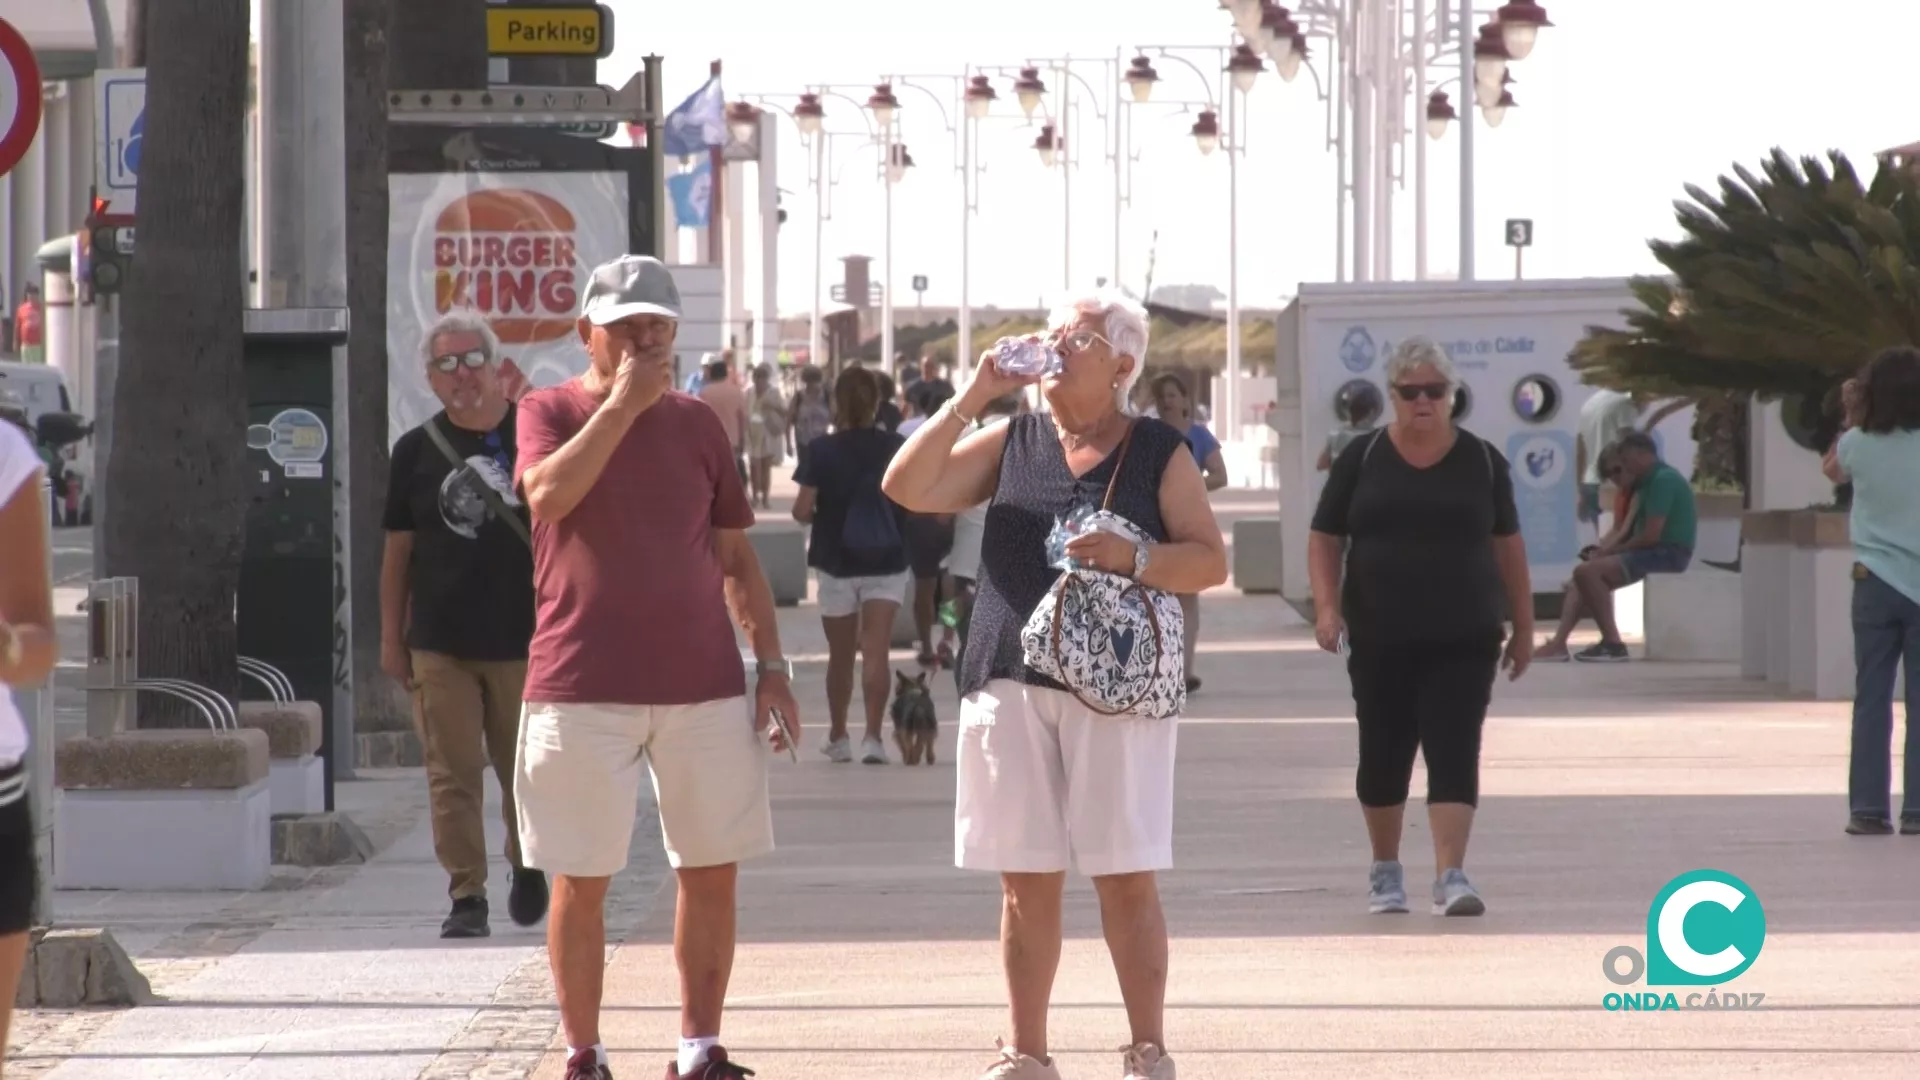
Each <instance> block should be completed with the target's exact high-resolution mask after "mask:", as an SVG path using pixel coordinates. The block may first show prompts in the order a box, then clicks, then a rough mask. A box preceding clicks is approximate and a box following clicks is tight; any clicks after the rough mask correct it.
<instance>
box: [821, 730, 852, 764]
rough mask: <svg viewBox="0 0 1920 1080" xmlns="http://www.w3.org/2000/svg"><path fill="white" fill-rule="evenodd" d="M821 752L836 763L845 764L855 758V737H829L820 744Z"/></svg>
mask: <svg viewBox="0 0 1920 1080" xmlns="http://www.w3.org/2000/svg"><path fill="white" fill-rule="evenodd" d="M820 752H821V753H823V754H825V755H827V760H828V761H831V762H833V763H834V764H836V765H845V764H846V763H847V762H849V761H852V760H853V739H852V738H851V737H850V736H846V735H842V736H840V737H839V738H837V739H828V740H827V741H826V742H824V743H821V744H820Z"/></svg>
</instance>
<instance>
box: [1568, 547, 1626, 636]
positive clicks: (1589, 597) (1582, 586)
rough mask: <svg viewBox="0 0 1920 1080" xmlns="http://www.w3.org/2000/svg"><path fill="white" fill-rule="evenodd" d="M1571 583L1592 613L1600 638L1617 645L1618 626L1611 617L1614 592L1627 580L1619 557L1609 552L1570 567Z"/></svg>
mask: <svg viewBox="0 0 1920 1080" xmlns="http://www.w3.org/2000/svg"><path fill="white" fill-rule="evenodd" d="M1573 583H1574V585H1575V587H1577V588H1578V589H1579V590H1580V599H1581V601H1582V602H1583V603H1584V604H1585V606H1586V608H1587V610H1588V611H1589V612H1590V613H1591V614H1592V615H1593V621H1594V624H1595V625H1597V626H1598V627H1600V640H1601V641H1604V642H1609V643H1611V644H1615V645H1617V644H1619V643H1620V627H1619V626H1618V625H1617V624H1616V623H1615V622H1614V618H1613V592H1614V590H1615V589H1618V588H1620V587H1621V586H1622V585H1625V584H1626V583H1627V571H1626V568H1625V567H1623V566H1621V565H1620V559H1619V557H1618V556H1614V555H1609V556H1607V557H1606V558H1602V559H1593V560H1591V561H1588V562H1584V563H1581V564H1580V565H1579V566H1576V567H1574V568H1573Z"/></svg>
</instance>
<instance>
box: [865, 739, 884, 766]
mask: <svg viewBox="0 0 1920 1080" xmlns="http://www.w3.org/2000/svg"><path fill="white" fill-rule="evenodd" d="M860 763H861V764H862V765H885V764H886V763H887V744H885V743H883V742H881V741H880V740H879V739H864V740H862V741H861V743H860Z"/></svg>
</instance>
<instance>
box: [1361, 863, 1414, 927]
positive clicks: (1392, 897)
mask: <svg viewBox="0 0 1920 1080" xmlns="http://www.w3.org/2000/svg"><path fill="white" fill-rule="evenodd" d="M1406 913H1407V875H1406V871H1404V870H1402V869H1401V868H1400V864H1399V863H1397V862H1376V863H1374V864H1373V869H1372V871H1370V872H1369V873H1368V874H1367V914H1369V915H1405V914H1406Z"/></svg>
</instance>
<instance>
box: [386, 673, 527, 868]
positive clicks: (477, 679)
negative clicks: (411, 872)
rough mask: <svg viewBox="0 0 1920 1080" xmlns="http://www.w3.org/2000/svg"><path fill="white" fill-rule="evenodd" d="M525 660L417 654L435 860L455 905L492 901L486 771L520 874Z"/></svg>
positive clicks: (417, 721)
mask: <svg viewBox="0 0 1920 1080" xmlns="http://www.w3.org/2000/svg"><path fill="white" fill-rule="evenodd" d="M526 684H527V662H526V661H525V660H460V659H456V658H455V657H452V656H448V655H446V654H445V653H433V652H421V651H419V650H415V651H414V653H413V722H414V728H415V730H416V731H418V732H419V735H420V748H421V751H422V753H423V755H424V756H425V758H426V764H427V804H428V807H429V809H430V810H431V812H432V815H433V853H434V855H435V856H437V857H438V858H439V860H440V865H441V867H443V868H444V869H445V870H446V871H447V876H448V879H449V882H448V886H447V894H448V895H449V896H451V897H453V898H454V899H455V900H458V899H461V898H463V897H468V896H485V895H486V894H487V831H486V822H485V820H484V816H483V813H482V809H483V807H485V805H486V792H487V787H486V770H487V767H488V766H489V765H491V766H492V767H493V775H494V776H495V777H497V778H498V779H499V781H500V791H501V796H502V797H501V800H500V816H501V818H502V819H503V820H505V822H506V825H507V849H506V856H507V863H508V864H509V865H511V866H515V867H518V866H520V865H522V864H521V861H520V828H519V823H518V822H517V821H516V820H515V818H514V809H513V754H514V748H515V746H517V745H518V744H519V741H520V694H521V691H522V690H523V689H525V687H526Z"/></svg>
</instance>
